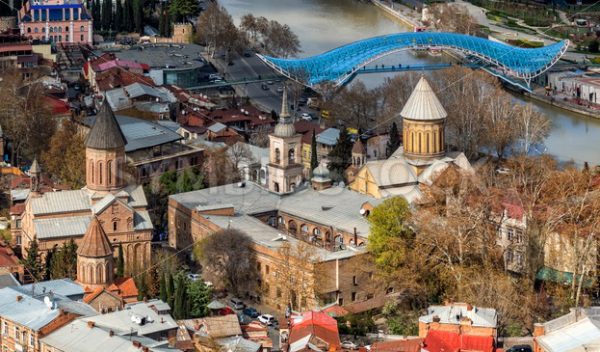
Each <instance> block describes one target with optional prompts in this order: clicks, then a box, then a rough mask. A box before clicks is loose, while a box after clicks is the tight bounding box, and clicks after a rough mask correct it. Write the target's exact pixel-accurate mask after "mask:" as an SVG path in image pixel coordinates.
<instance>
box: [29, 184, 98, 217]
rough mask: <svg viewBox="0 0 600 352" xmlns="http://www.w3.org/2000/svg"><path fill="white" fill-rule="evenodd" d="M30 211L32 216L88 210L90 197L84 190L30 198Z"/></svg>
mask: <svg viewBox="0 0 600 352" xmlns="http://www.w3.org/2000/svg"><path fill="white" fill-rule="evenodd" d="M30 202H31V211H32V213H33V214H34V215H41V214H52V213H73V212H78V211H84V210H89V209H90V196H89V194H88V192H87V191H85V190H73V191H60V192H48V193H44V194H43V195H42V196H41V197H36V198H31V199H30Z"/></svg>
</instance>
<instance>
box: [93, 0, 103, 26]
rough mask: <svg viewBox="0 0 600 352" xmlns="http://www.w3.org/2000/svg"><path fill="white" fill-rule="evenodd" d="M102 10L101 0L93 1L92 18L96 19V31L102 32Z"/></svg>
mask: <svg viewBox="0 0 600 352" xmlns="http://www.w3.org/2000/svg"><path fill="white" fill-rule="evenodd" d="M101 12H102V11H101V10H100V0H92V17H93V19H94V29H95V30H100V28H101V27H102V15H101Z"/></svg>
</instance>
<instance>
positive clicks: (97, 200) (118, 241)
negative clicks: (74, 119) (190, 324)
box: [17, 102, 153, 272]
mask: <svg viewBox="0 0 600 352" xmlns="http://www.w3.org/2000/svg"><path fill="white" fill-rule="evenodd" d="M126 143H127V141H126V139H125V136H123V133H122V132H121V129H120V127H119V125H118V123H117V121H116V119H115V116H114V114H113V112H112V110H111V108H110V106H109V105H108V104H107V103H106V102H105V103H103V105H102V107H101V108H100V110H99V112H98V116H97V118H96V123H95V124H94V126H93V127H92V129H91V130H90V132H89V134H88V136H87V139H86V186H85V187H84V188H83V189H80V190H70V191H59V192H47V193H42V192H40V191H39V189H36V185H37V183H35V182H32V189H31V190H30V193H29V196H28V199H27V200H26V203H25V212H24V213H23V217H22V221H21V228H20V229H17V236H20V237H21V246H22V252H23V254H24V255H25V256H26V254H27V248H29V246H30V244H31V241H33V240H34V239H36V240H37V242H38V244H39V248H40V252H41V254H42V256H45V253H46V252H47V251H49V250H51V249H52V248H53V247H54V246H59V247H60V246H62V244H63V243H65V242H67V241H69V240H71V239H74V240H75V242H76V243H77V245H78V246H80V245H81V244H82V243H81V242H82V239H83V237H84V234H85V233H86V232H87V231H88V228H89V227H90V226H92V225H93V223H94V221H98V222H99V224H100V225H101V226H102V230H103V232H104V233H105V234H106V237H107V238H108V241H109V243H110V245H111V248H112V251H113V255H114V256H117V254H118V247H119V245H122V246H123V253H124V257H125V267H126V270H127V271H128V272H132V271H135V270H136V269H139V268H144V267H147V266H148V265H150V255H151V254H150V253H151V240H152V230H153V226H152V222H151V220H150V215H149V214H148V211H147V209H146V208H147V200H146V196H145V194H144V190H143V188H142V186H141V185H137V184H127V182H126V177H124V174H123V171H124V167H125V163H126V159H125V144H126ZM33 171H35V173H33V172H32V179H35V178H36V177H37V178H39V173H41V168H40V167H36V169H35V170H33Z"/></svg>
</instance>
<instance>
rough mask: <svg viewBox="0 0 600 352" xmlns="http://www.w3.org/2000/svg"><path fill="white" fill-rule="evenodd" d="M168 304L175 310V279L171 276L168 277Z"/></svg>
mask: <svg viewBox="0 0 600 352" xmlns="http://www.w3.org/2000/svg"><path fill="white" fill-rule="evenodd" d="M166 281H167V303H169V305H170V306H171V308H173V300H174V298H175V278H174V277H173V275H171V274H169V275H168V276H167V280H166Z"/></svg>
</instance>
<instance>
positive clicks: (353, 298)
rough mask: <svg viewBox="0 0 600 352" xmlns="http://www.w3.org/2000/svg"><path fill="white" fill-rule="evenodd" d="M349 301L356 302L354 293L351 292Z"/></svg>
mask: <svg viewBox="0 0 600 352" xmlns="http://www.w3.org/2000/svg"><path fill="white" fill-rule="evenodd" d="M351 299H352V302H354V301H356V292H352V295H351Z"/></svg>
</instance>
